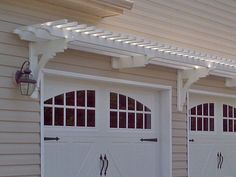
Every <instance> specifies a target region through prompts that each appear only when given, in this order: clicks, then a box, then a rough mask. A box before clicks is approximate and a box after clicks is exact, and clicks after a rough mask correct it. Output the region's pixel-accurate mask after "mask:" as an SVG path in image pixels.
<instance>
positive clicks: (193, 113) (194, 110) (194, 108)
mask: <svg viewBox="0 0 236 177" xmlns="http://www.w3.org/2000/svg"><path fill="white" fill-rule="evenodd" d="M190 114H191V115H196V107H193V108H192V109H191V112H190Z"/></svg>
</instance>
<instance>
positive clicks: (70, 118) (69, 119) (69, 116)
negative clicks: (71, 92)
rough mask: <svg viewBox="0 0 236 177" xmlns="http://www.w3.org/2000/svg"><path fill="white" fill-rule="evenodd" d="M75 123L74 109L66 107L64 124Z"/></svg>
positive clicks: (71, 124)
mask: <svg viewBox="0 0 236 177" xmlns="http://www.w3.org/2000/svg"><path fill="white" fill-rule="evenodd" d="M74 125H75V110H74V109H69V108H67V109H66V126H74Z"/></svg>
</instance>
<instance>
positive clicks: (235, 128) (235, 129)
mask: <svg viewBox="0 0 236 177" xmlns="http://www.w3.org/2000/svg"><path fill="white" fill-rule="evenodd" d="M234 132H236V120H234Z"/></svg>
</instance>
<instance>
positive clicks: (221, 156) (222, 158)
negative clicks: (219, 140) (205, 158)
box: [220, 153, 224, 169]
mask: <svg viewBox="0 0 236 177" xmlns="http://www.w3.org/2000/svg"><path fill="white" fill-rule="evenodd" d="M220 158H221V163H220V169H221V168H222V165H223V162H224V156H223V155H222V154H221V153H220Z"/></svg>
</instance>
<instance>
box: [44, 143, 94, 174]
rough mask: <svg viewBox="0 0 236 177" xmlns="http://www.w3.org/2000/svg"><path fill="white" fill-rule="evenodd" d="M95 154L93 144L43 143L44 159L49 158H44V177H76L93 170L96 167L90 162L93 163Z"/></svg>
mask: <svg viewBox="0 0 236 177" xmlns="http://www.w3.org/2000/svg"><path fill="white" fill-rule="evenodd" d="M95 154H97V148H96V146H95V145H94V144H93V143H75V142H73V143H68V142H66V143H61V142H58V143H57V142H56V143H45V157H50V158H45V166H46V168H45V174H46V177H52V176H55V177H67V176H70V177H77V176H80V175H79V174H81V173H82V172H83V171H86V172H89V171H91V170H94V169H95V168H97V165H95V164H90V162H93V161H95V159H94V160H92V159H93V158H94V157H95ZM93 165H94V166H93ZM90 166H93V167H90ZM84 174H85V173H84Z"/></svg>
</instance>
